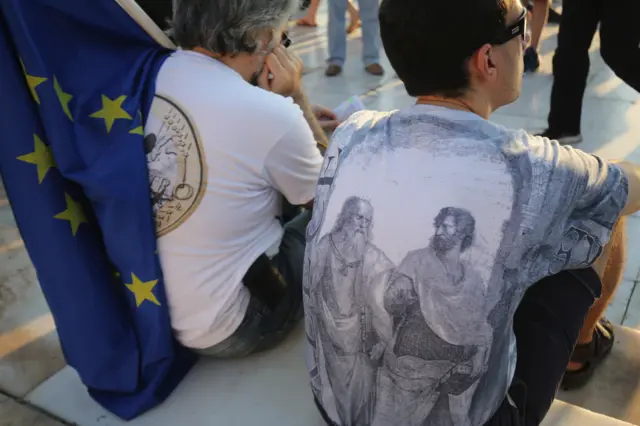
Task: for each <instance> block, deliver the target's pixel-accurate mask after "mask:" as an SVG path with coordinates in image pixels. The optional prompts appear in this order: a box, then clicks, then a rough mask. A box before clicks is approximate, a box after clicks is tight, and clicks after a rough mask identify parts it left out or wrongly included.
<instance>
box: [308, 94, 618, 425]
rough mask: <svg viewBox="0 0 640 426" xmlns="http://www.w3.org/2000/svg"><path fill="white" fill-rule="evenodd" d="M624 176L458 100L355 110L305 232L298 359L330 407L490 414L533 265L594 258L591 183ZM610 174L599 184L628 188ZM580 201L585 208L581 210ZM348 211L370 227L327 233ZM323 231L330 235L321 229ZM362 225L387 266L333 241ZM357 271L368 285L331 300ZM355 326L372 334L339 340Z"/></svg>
mask: <svg viewBox="0 0 640 426" xmlns="http://www.w3.org/2000/svg"><path fill="white" fill-rule="evenodd" d="M336 164H337V165H336ZM581 169H585V170H587V171H588V173H582V174H581V173H580V172H579V170H581ZM616 170H617V169H616ZM323 178H324V179H323ZM619 179H620V176H619V175H617V176H616V174H615V173H610V172H609V170H608V169H607V168H606V167H605V168H603V169H599V165H598V163H597V161H596V160H595V159H593V157H587V156H586V155H584V154H581V153H577V152H575V151H573V150H568V149H566V148H562V147H560V146H558V145H557V144H555V143H551V142H549V141H548V140H542V139H539V138H538V139H534V138H530V137H529V136H527V135H526V133H525V132H523V131H510V130H507V129H505V128H503V127H501V126H497V125H494V124H492V123H490V122H488V121H486V120H484V119H482V118H480V117H479V116H477V115H475V114H472V113H469V112H464V111H456V110H452V109H447V108H442V107H435V106H427V105H416V106H413V107H411V108H408V109H406V110H403V111H396V112H392V113H374V112H368V111H367V112H362V113H359V114H357V115H356V116H354V117H352V118H351V119H350V120H349V121H348V122H347V123H346V124H344V125H343V126H342V127H341V128H340V129H339V130H338V131H337V133H336V134H335V135H334V139H333V141H332V143H331V145H330V147H329V150H328V151H327V155H326V159H325V165H324V166H323V172H322V174H321V179H320V183H319V186H318V189H317V193H316V211H314V217H313V219H312V222H311V224H310V226H309V228H308V236H307V237H308V245H307V265H306V266H307V275H308V279H307V282H306V286H307V289H306V290H307V291H306V292H305V294H306V295H307V297H306V301H305V303H306V310H307V334H308V337H309V340H310V341H311V342H313V344H312V345H311V355H312V356H310V358H309V363H310V365H309V369H310V372H311V376H312V386H313V390H314V393H315V396H316V398H317V399H318V401H319V402H320V404H321V405H322V406H323V408H324V409H325V410H326V411H327V413H328V415H329V416H330V417H331V419H332V420H333V421H334V422H336V423H337V424H340V425H376V426H385V425H400V424H402V425H407V426H413V425H416V426H418V425H419V426H423V425H449V424H452V425H453V424H455V425H469V424H474V425H475V424H482V423H484V422H485V421H486V420H488V418H489V417H490V416H491V415H492V414H493V413H494V412H495V410H496V409H497V407H498V405H500V403H501V402H502V400H503V398H504V396H505V394H506V391H507V388H508V387H509V385H510V383H511V379H512V377H513V373H514V369H515V362H516V353H515V337H514V336H513V332H512V321H513V314H514V311H515V309H516V307H517V305H518V303H519V301H520V300H521V298H522V296H523V294H524V292H525V290H526V289H527V287H528V286H530V285H532V284H533V283H534V282H536V281H537V280H539V279H541V278H542V277H544V276H547V275H550V274H552V273H556V272H558V271H560V270H562V269H568V268H575V267H584V266H586V265H588V264H590V263H591V262H592V261H593V260H594V259H595V257H596V256H597V255H598V254H599V252H600V248H601V244H602V241H604V240H606V239H607V238H608V233H607V232H608V231H605V228H606V227H607V226H609V229H610V227H611V226H612V224H609V223H599V222H598V217H599V214H598V213H599V212H598V211H597V210H598V209H597V207H593V206H597V205H598V203H599V202H600V199H599V197H601V196H602V195H600V193H599V192H598V194H588V191H587V189H588V188H589V186H590V185H592V184H593V182H590V181H592V180H595V181H598V185H605V186H606V182H608V181H609V180H612V181H616V180H619ZM616 182H617V181H616ZM619 186H620V188H621V189H620V190H619V191H618V192H619V193H615V192H614V193H613V194H608V195H609V196H612V197H619V198H620V200H622V201H621V203H624V200H625V198H626V192H625V191H626V188H624V186H623V185H619ZM585 194H588V195H587V196H586V197H585ZM354 199H357V200H359V201H358V202H355V201H353V200H354ZM358 203H359V205H360V206H361V207H359V208H358V207H355V208H354V207H353V206H354V205H356V206H357V205H358ZM580 204H582V205H583V206H584V207H590V208H588V209H586V210H587V211H585V213H584V214H582V215H580V214H578V215H576V214H575V213H576V212H577V210H576V208H577V206H578V205H580ZM603 204H604V203H603ZM613 204H615V203H613ZM608 205H609V204H606V206H608ZM606 206H605V207H603V208H609V207H606ZM613 216H615V215H606V214H605V215H603V217H613ZM363 218H364V219H363ZM358 220H360V223H362V221H363V220H364V223H365V224H366V226H365V227H364V228H365V231H360V232H354V237H352V238H350V239H344V238H342V239H340V238H333V237H332V236H333V235H339V232H340V231H341V229H342V228H344V226H343V224H344V223H347V224H348V223H356V222H358ZM327 235H329V238H333V241H334V244H333V245H332V246H329V247H330V248H331V250H327V248H326V247H327V245H326V244H319V242H320V241H321V239H326V238H327ZM357 236H361V237H362V238H364V239H365V240H366V241H365V242H366V244H369V245H373V246H375V247H376V248H377V249H378V250H379V251H380V252H382V253H383V254H384V256H385V257H386V258H388V261H389V262H391V263H392V264H393V266H392V267H390V268H387V269H388V270H387V271H386V272H385V273H384V274H370V273H367V271H368V270H370V269H371V268H373V267H374V266H375V265H368V264H367V263H369V262H367V257H365V256H364V252H363V256H362V257H361V258H359V259H358V258H357V256H355V255H354V254H352V255H351V256H350V257H349V258H347V257H346V256H344V255H343V254H342V253H344V251H345V249H347V250H349V249H350V250H351V251H353V249H354V247H353V246H354V244H352V242H353V241H357V238H356V237H357ZM336 241H346V242H345V243H344V244H343V247H340V246H339V244H335V242H336ZM349 242H351V244H349ZM355 246H356V248H357V247H363V246H364V245H363V244H356V245H355ZM336 259H337V260H336ZM327 265H329V266H327ZM345 270H346V271H349V273H345ZM363 271H364V272H363ZM350 286H354V287H356V288H355V289H354V290H353V291H352V292H351V293H348V292H345V291H344V289H345V288H348V287H350ZM359 286H360V287H364V288H365V289H369V292H370V293H371V294H372V296H371V297H365V298H363V297H360V298H356V297H353V298H352V299H351V300H348V301H345V300H342V301H340V302H339V303H336V302H335V301H334V300H333V299H335V297H336V296H337V295H341V297H346V298H349V294H352V295H358V294H360V293H362V292H363V291H362V289H358V287H359ZM327 295H330V296H331V297H328V296H327ZM345 295H346V296H345ZM349 304H351V305H353V307H352V309H351V310H350V311H349V312H350V315H348V316H345V315H344V312H345V309H344V306H346V305H349ZM336 306H341V307H342V310H341V311H338V310H336V309H335V307H336ZM371 316H374V317H376V320H375V321H365V319H367V318H369V317H371ZM380 324H383V325H386V326H379V325H380ZM356 328H357V329H359V330H358V332H359V333H358V335H359V336H362V339H363V340H364V339H365V337H366V339H367V340H368V341H366V342H365V341H363V342H362V344H359V345H358V344H353V342H348V341H345V339H353V337H352V336H353V335H354V333H353V329H356ZM362 328H366V329H365V330H362ZM388 330H391V331H390V332H389V331H388ZM371 336H375V337H371ZM372 339H373V341H371V340H372ZM371 348H372V349H371ZM482 378H484V381H486V382H487V383H488V385H485V384H484V381H483V382H482V383H483V387H482V391H481V392H480V391H478V392H476V390H477V389H478V387H479V386H480V385H481V379H482ZM476 393H478V395H475V394H476ZM481 393H482V395H480V394H481Z"/></svg>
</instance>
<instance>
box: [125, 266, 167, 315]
mask: <svg viewBox="0 0 640 426" xmlns="http://www.w3.org/2000/svg"><path fill="white" fill-rule="evenodd" d="M131 280H132V281H133V282H132V283H131V284H126V283H125V286H127V288H128V289H129V291H131V293H133V294H134V296H135V297H136V307H140V305H142V302H144V301H145V300H148V301H149V302H151V303H153V304H156V305H158V306H160V302H158V299H156V296H155V294H153V288H154V287H155V286H156V284H158V280H152V281H142V280H140V278H138V277H136V274H133V273H132V274H131Z"/></svg>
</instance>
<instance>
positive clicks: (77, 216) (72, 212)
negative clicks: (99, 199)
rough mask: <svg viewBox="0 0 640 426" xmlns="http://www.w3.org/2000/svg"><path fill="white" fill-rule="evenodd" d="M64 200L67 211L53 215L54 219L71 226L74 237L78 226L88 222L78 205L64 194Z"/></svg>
mask: <svg viewBox="0 0 640 426" xmlns="http://www.w3.org/2000/svg"><path fill="white" fill-rule="evenodd" d="M64 199H65V201H66V203H67V209H66V210H65V211H63V212H61V213H58V214H57V215H55V216H54V218H56V219H61V220H68V221H69V223H70V224H71V233H72V234H73V236H74V237H75V236H76V233H77V232H78V228H79V227H80V225H81V224H83V223H89V221H88V220H87V218H86V216H85V215H84V211H83V210H82V206H81V205H80V203H78V202H76V201H74V200H73V198H71V196H70V195H69V194H67V193H66V192H65V194H64Z"/></svg>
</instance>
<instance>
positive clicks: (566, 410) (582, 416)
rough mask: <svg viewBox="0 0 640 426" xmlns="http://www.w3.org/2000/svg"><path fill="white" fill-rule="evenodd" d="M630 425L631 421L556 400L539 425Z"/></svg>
mask: <svg viewBox="0 0 640 426" xmlns="http://www.w3.org/2000/svg"><path fill="white" fill-rule="evenodd" d="M565 425H566V426H632V425H631V423H627V422H623V421H622V420H618V419H614V418H613V417H607V416H605V415H602V414H598V413H594V412H592V411H589V410H586V409H584V408H582V407H578V406H576V405H572V404H568V403H566V402H562V401H559V400H556V401H555V402H554V403H553V406H551V410H550V411H549V414H547V417H545V419H544V421H543V422H542V425H541V426H565Z"/></svg>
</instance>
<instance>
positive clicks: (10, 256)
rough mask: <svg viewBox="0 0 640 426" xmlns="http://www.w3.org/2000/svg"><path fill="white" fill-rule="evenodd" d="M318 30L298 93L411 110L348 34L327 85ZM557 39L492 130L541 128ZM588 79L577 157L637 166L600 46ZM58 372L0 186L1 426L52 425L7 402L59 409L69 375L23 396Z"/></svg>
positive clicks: (636, 268) (629, 101)
mask: <svg viewBox="0 0 640 426" xmlns="http://www.w3.org/2000/svg"><path fill="white" fill-rule="evenodd" d="M325 22H326V16H325V14H324V13H321V15H320V24H321V25H320V27H319V28H317V29H297V28H296V29H293V31H292V38H293V40H294V45H293V49H294V50H296V51H297V52H298V53H299V54H300V55H301V56H302V57H303V59H304V60H305V64H306V73H305V76H304V86H305V88H306V90H307V92H308V95H309V97H310V98H311V100H312V102H315V103H322V104H325V105H326V106H330V107H335V106H337V105H338V104H340V103H341V102H342V101H343V100H344V99H346V98H348V97H349V96H351V95H361V96H362V97H363V99H364V101H365V104H366V105H367V106H368V107H369V108H375V109H395V108H401V107H403V106H406V105H409V104H410V103H411V102H412V101H413V100H412V99H411V98H410V97H409V96H408V95H406V93H405V92H404V88H403V86H402V84H401V83H400V82H399V81H398V80H397V79H396V78H395V77H394V75H393V71H392V70H391V68H390V66H389V65H388V61H386V59H384V60H383V65H385V66H386V69H387V74H386V75H385V76H384V77H382V78H376V77H372V76H369V75H366V74H364V73H363V71H362V65H361V62H360V60H359V56H360V52H361V47H360V41H359V33H355V34H354V35H353V36H352V37H351V40H350V42H349V61H348V62H347V64H346V66H345V70H344V73H343V74H342V75H341V76H339V77H335V78H332V79H328V78H326V77H324V75H323V73H322V70H323V68H324V58H325V56H326V50H325V49H326V29H325V27H324V23H325ZM556 31H557V28H555V27H552V26H551V27H549V28H548V29H547V30H546V33H545V40H544V42H543V44H542V52H543V58H542V67H541V71H540V72H539V73H538V74H536V75H531V76H526V77H525V81H524V83H523V89H522V96H521V98H520V99H519V100H518V101H517V102H516V103H514V104H513V105H510V106H508V107H505V108H503V109H501V110H500V111H498V112H497V113H496V114H495V115H494V116H493V119H494V120H495V121H497V122H499V123H501V124H504V125H507V126H512V127H522V128H525V129H527V130H530V131H537V130H541V129H543V128H544V126H545V124H546V114H547V112H548V100H549V93H550V90H551V83H552V79H551V75H550V71H551V57H552V54H553V49H554V47H555V33H556ZM589 79H590V80H589V81H590V83H589V88H588V90H587V94H586V97H585V105H584V114H583V115H584V117H583V135H584V137H585V142H584V143H583V144H582V146H581V148H583V149H585V150H588V151H592V152H596V153H598V154H600V155H602V156H604V157H606V158H626V159H629V160H635V161H640V138H638V135H640V120H639V118H640V103H637V101H638V99H640V97H639V96H638V95H637V94H636V93H635V92H634V91H633V90H632V89H631V88H629V87H628V86H626V85H625V84H624V83H622V82H621V81H620V80H619V79H617V78H616V77H615V76H614V75H613V74H612V72H611V71H610V70H609V69H608V68H607V67H606V65H605V64H604V63H603V61H602V59H601V58H600V56H599V54H598V41H597V40H596V41H595V42H594V45H593V49H592V69H591V74H590V77H589ZM628 235H629V260H628V264H627V270H626V272H625V280H624V282H623V283H622V285H621V286H620V289H619V291H618V294H617V296H616V298H615V300H614V302H613V303H612V305H611V307H610V308H609V311H608V316H609V318H610V319H611V320H612V321H613V322H615V323H617V324H624V325H626V326H629V327H633V328H638V329H640V291H637V289H636V287H637V282H638V280H639V279H640V276H639V274H640V256H638V255H637V253H638V250H640V217H633V218H630V220H629V229H628ZM63 366H64V360H63V357H62V354H61V351H60V348H59V345H58V341H57V336H56V332H55V329H54V326H53V321H52V318H51V316H50V314H49V313H48V310H47V307H46V303H45V301H44V298H43V296H42V294H41V292H40V290H39V287H38V284H37V279H36V276H35V273H34V270H33V268H32V266H31V264H30V262H29V258H28V255H27V254H26V251H25V249H24V247H23V245H22V241H21V240H20V237H19V235H18V232H17V230H16V226H15V223H14V221H13V217H12V214H11V210H10V206H9V204H8V202H7V200H6V196H5V194H4V192H3V189H2V187H1V185H0V426H8V425H16V426H17V425H38V426H49V425H52V426H53V425H57V424H59V423H56V421H55V420H50V419H47V418H46V417H42V414H40V413H39V412H36V411H33V410H31V409H29V408H28V406H25V405H22V404H18V403H16V402H14V401H13V400H11V399H9V398H7V397H6V395H13V396H15V397H19V398H21V397H25V396H27V395H29V396H31V397H32V399H31V400H32V401H34V402H38V401H40V402H42V401H43V400H42V399H39V398H35V399H33V397H34V396H38V395H48V397H47V398H44V399H45V400H48V401H49V402H50V403H52V404H53V406H54V407H55V406H57V405H58V403H57V402H55V396H56V395H55V394H56V393H59V391H58V390H57V388H56V387H55V386H54V387H53V388H52V385H54V384H55V383H59V384H60V386H62V385H63V384H64V383H68V382H69V380H73V376H69V374H67V373H65V374H64V375H61V376H57V377H58V379H57V380H53V381H51V382H48V386H43V387H41V388H39V389H37V390H36V391H35V392H33V393H31V394H30V392H32V391H34V389H36V388H38V386H39V385H40V384H41V383H42V382H43V381H44V380H46V379H47V378H49V377H50V376H52V375H53V374H55V373H56V372H57V371H59V370H60V369H61V368H62V367H63ZM69 377H71V379H68V378H69ZM215 379H216V380H217V379H220V377H216V378H215ZM3 394H6V395H3ZM51 398H53V400H52V399H51ZM85 402H86V401H84V400H78V401H77V404H76V403H73V402H71V403H68V404H66V405H65V406H67V407H69V409H78V410H80V409H81V408H82V407H83V406H84V404H85ZM43 404H44V403H43ZM45 405H46V404H45ZM74 407H75V408H74ZM72 417H74V416H67V417H66V418H68V419H71V418H72ZM81 417H82V416H81ZM92 424H93V423H92ZM110 424H116V423H110ZM153 424H159V423H153ZM171 424H173V423H171Z"/></svg>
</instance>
